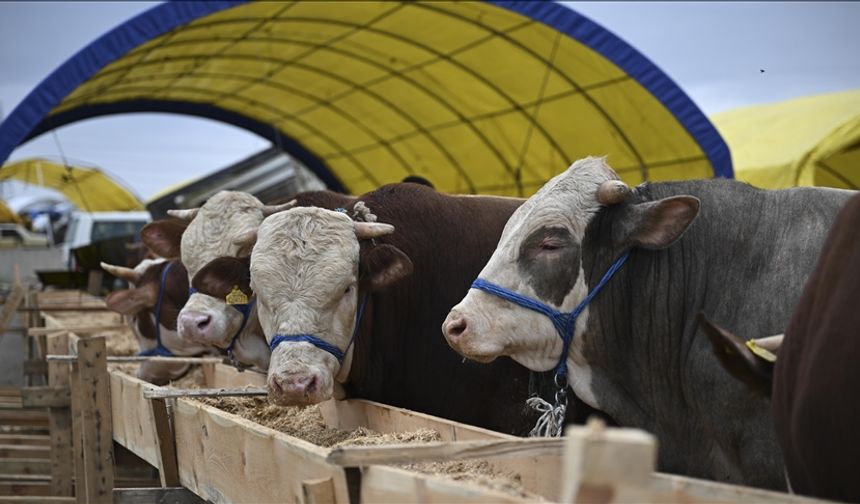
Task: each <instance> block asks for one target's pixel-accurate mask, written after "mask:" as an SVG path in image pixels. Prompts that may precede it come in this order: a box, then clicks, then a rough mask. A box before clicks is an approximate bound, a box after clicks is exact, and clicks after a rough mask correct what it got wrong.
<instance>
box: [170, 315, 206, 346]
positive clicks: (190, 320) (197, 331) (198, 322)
mask: <svg viewBox="0 0 860 504" xmlns="http://www.w3.org/2000/svg"><path fill="white" fill-rule="evenodd" d="M178 326H179V337H180V338H182V339H184V340H187V341H196V342H206V341H209V340H210V338H211V337H212V326H213V324H212V315H210V314H208V313H204V312H199V311H192V310H188V311H185V310H183V311H182V313H180V314H179V320H178Z"/></svg>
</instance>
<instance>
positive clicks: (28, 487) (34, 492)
mask: <svg viewBox="0 0 860 504" xmlns="http://www.w3.org/2000/svg"><path fill="white" fill-rule="evenodd" d="M50 491H51V484H50V483H49V482H47V481H0V495H26V496H46V495H48V494H49V492H50ZM40 499H41V497H40ZM39 502H43V501H42V500H39Z"/></svg>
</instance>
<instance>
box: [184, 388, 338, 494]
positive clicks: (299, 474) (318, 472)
mask: <svg viewBox="0 0 860 504" xmlns="http://www.w3.org/2000/svg"><path fill="white" fill-rule="evenodd" d="M174 428H175V433H176V453H177V458H178V460H179V478H180V481H181V482H182V486H184V487H186V488H188V489H190V490H191V491H193V492H194V493H196V494H197V495H199V496H201V497H203V498H204V499H208V500H211V501H213V502H236V503H243V502H246V503H250V502H255V503H262V502H301V499H302V495H303V488H302V483H303V482H304V481H307V480H319V479H326V478H331V479H332V483H333V485H334V493H335V501H336V502H341V503H348V502H349V496H348V490H347V484H346V475H345V472H344V470H343V469H342V468H340V467H335V466H332V465H329V464H327V463H326V462H325V456H326V455H327V450H325V449H323V448H320V447H319V446H315V445H313V444H311V443H308V442H307V441H303V440H301V439H297V438H294V437H291V436H287V435H286V434H283V433H280V432H277V431H275V430H272V429H269V428H266V427H263V426H261V425H258V424H255V423H253V422H249V421H248V420H245V419H243V418H240V417H238V416H236V415H232V414H230V413H226V412H224V411H221V410H218V409H215V408H212V407H210V406H206V405H203V404H201V403H198V402H195V401H192V400H190V399H178V400H177V401H176V407H175V409H174Z"/></svg>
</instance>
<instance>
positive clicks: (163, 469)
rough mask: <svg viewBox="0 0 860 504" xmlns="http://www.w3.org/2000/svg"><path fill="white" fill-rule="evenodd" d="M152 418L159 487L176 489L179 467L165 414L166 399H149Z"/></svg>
mask: <svg viewBox="0 0 860 504" xmlns="http://www.w3.org/2000/svg"><path fill="white" fill-rule="evenodd" d="M149 404H150V407H151V408H152V416H153V418H154V420H155V441H156V444H157V445H158V446H157V448H158V459H159V464H158V476H159V478H161V486H163V487H165V488H168V487H178V486H180V484H179V465H178V464H177V462H176V440H175V439H174V437H173V429H172V427H171V425H170V418H169V416H168V414H167V400H166V399H150V401H149Z"/></svg>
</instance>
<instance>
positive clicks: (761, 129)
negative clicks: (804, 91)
mask: <svg viewBox="0 0 860 504" xmlns="http://www.w3.org/2000/svg"><path fill="white" fill-rule="evenodd" d="M711 120H712V121H713V122H714V125H715V126H716V127H717V129H718V130H719V132H720V134H721V135H722V136H723V138H724V139H725V140H726V143H728V144H729V148H730V149H731V152H732V161H733V163H734V168H735V177H736V178H737V179H739V180H743V181H746V182H749V183H751V184H753V185H755V186H758V187H763V188H767V189H781V188H786V187H794V186H827V187H841V188H846V189H858V188H860V89H855V90H852V91H845V92H840V93H830V94H823V95H817V96H807V97H803V98H797V99H793V100H788V101H783V102H779V103H773V104H769V105H761V106H754V107H745V108H740V109H736V110H731V111H729V112H724V113H722V114H717V115H715V116H714V117H712V118H711Z"/></svg>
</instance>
